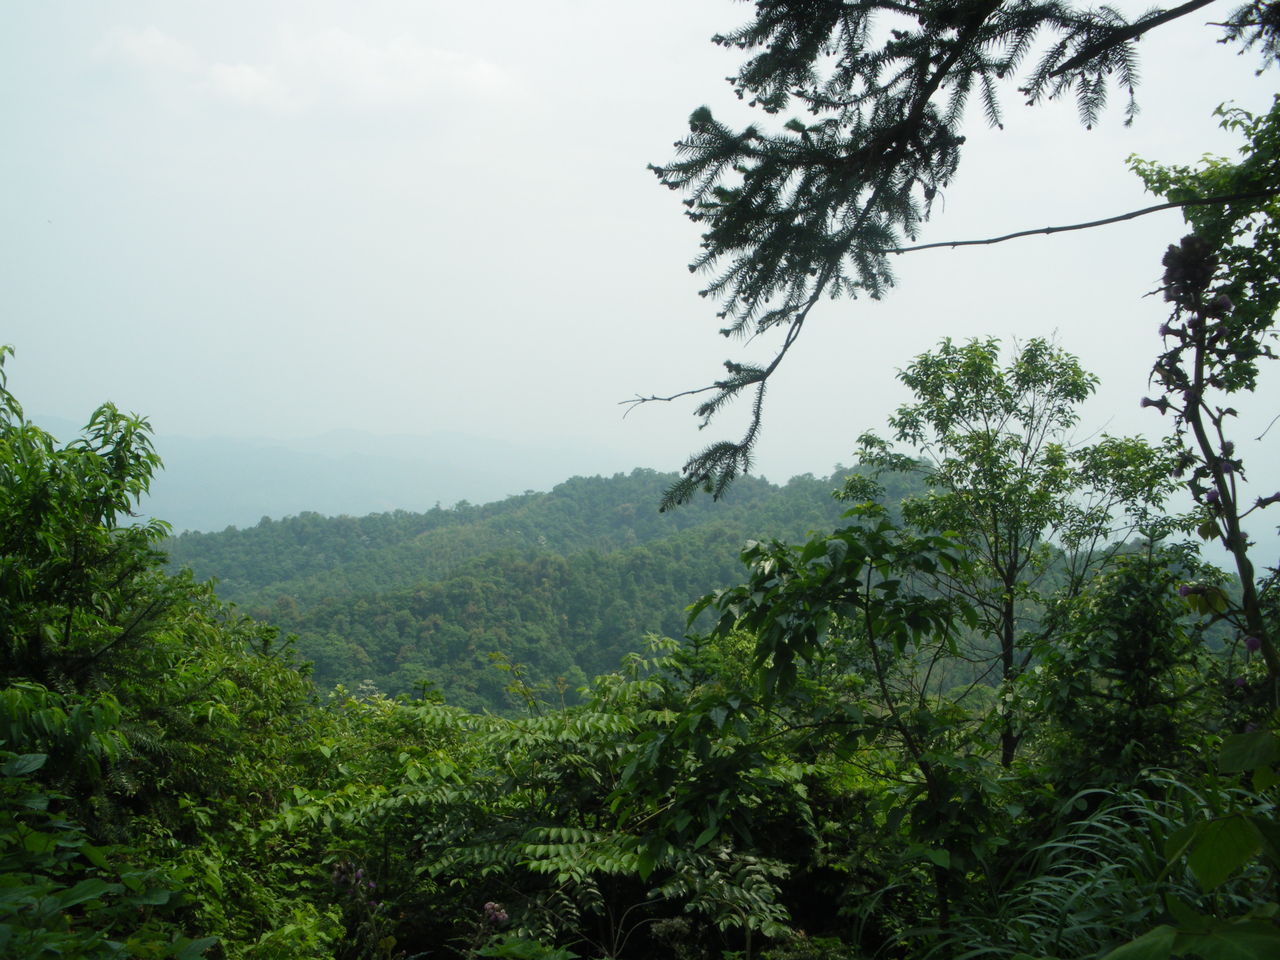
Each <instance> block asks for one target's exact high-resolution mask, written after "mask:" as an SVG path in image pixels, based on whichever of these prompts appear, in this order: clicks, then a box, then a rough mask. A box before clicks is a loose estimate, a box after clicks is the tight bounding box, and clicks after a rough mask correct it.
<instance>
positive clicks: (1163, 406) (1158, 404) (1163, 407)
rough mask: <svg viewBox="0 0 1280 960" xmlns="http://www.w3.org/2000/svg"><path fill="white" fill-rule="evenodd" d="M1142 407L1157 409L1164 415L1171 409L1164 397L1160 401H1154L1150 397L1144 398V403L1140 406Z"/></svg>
mask: <svg viewBox="0 0 1280 960" xmlns="http://www.w3.org/2000/svg"><path fill="white" fill-rule="evenodd" d="M1138 406H1140V407H1155V408H1156V409H1157V410H1159V411H1160V412H1161V413H1162V414H1163V413H1164V412H1165V411H1167V410H1168V409H1169V401H1168V400H1167V399H1165V398H1164V397H1161V398H1160V399H1159V400H1152V399H1151V398H1150V397H1143V398H1142V402H1141V403H1140V404H1138Z"/></svg>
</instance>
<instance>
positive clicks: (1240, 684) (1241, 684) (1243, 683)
mask: <svg viewBox="0 0 1280 960" xmlns="http://www.w3.org/2000/svg"><path fill="white" fill-rule="evenodd" d="M1235 685H1236V686H1237V687H1239V688H1240V689H1242V690H1243V689H1244V688H1245V687H1247V686H1248V685H1249V681H1248V680H1246V679H1245V678H1244V677H1236V679H1235Z"/></svg>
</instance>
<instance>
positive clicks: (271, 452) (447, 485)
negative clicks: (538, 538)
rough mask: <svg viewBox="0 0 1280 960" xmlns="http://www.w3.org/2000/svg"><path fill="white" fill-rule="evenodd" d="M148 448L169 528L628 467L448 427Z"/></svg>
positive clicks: (61, 426) (422, 501) (600, 455)
mask: <svg viewBox="0 0 1280 960" xmlns="http://www.w3.org/2000/svg"><path fill="white" fill-rule="evenodd" d="M33 419H34V420H35V422H36V423H38V424H39V425H40V426H42V427H43V428H44V429H46V430H48V431H49V432H51V433H52V434H53V435H54V436H56V437H57V438H58V439H59V441H61V442H63V443H66V442H69V441H71V440H74V439H75V438H76V437H78V436H80V433H81V429H82V427H83V424H77V423H74V422H72V421H70V420H67V419H65V418H61V417H50V416H39V415H36V416H34V417H33ZM155 447H156V451H157V452H158V453H159V454H160V457H161V458H162V459H163V460H164V469H163V470H162V471H160V473H159V474H158V475H157V476H156V478H155V480H154V481H153V482H152V485H151V495H150V496H149V497H147V498H146V499H145V500H144V501H143V503H142V512H143V513H144V514H145V515H147V516H153V517H157V518H159V519H161V520H165V521H168V522H169V523H171V524H172V525H173V530H174V532H175V533H181V532H182V531H184V530H202V531H214V530H222V529H224V528H226V527H228V526H237V527H248V526H252V525H254V524H256V523H257V522H258V521H259V520H260V519H261V518H262V517H264V516H268V517H272V518H275V519H278V518H281V517H285V516H290V515H294V514H298V513H302V512H305V511H313V512H316V513H321V514H325V515H327V516H336V515H341V514H349V515H352V516H361V515H364V514H368V513H383V512H387V511H390V510H411V511H423V510H429V509H431V508H432V507H434V506H436V505H437V504H439V505H442V506H446V507H448V506H452V505H453V504H455V503H457V502H458V501H461V500H468V501H471V502H473V503H487V502H489V501H493V500H500V499H502V498H504V497H507V496H510V495H512V494H517V493H523V492H524V491H526V490H547V489H550V488H551V487H552V486H554V485H555V484H557V483H560V482H562V481H563V480H565V479H566V478H568V477H570V476H574V475H579V474H581V475H595V474H604V475H609V474H612V473H616V472H621V471H629V470H631V469H632V468H633V467H635V466H636V464H635V463H633V462H631V460H630V459H629V458H628V457H627V456H626V455H625V454H623V453H620V452H618V451H616V450H610V449H606V448H602V447H599V446H590V445H587V444H583V445H581V446H568V445H557V446H546V445H533V444H529V445H525V444H520V443H518V442H511V441H506V440H491V439H486V438H482V437H476V436H469V435H466V434H460V433H451V432H448V431H440V432H436V433H432V434H430V435H429V436H423V437H413V436H380V435H377V434H374V433H361V432H358V431H332V432H329V433H326V434H322V435H320V436H316V437H309V438H305V439H299V440H265V439H264V440H255V439H232V438H229V437H189V436H182V435H176V434H162V433H157V435H156V436H155ZM655 509H656V505H655Z"/></svg>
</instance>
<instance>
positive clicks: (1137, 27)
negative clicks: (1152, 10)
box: [1049, 0, 1214, 77]
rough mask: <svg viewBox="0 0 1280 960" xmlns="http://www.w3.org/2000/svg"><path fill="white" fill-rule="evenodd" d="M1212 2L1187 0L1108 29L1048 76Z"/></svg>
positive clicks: (1069, 69) (1207, 0) (1065, 72)
mask: <svg viewBox="0 0 1280 960" xmlns="http://www.w3.org/2000/svg"><path fill="white" fill-rule="evenodd" d="M1213 2H1214V0H1188V2H1187V3H1184V4H1182V5H1181V6H1177V7H1174V8H1173V9H1171V10H1165V11H1162V12H1161V13H1158V14H1156V15H1155V16H1153V17H1151V18H1149V19H1145V20H1139V21H1138V22H1137V23H1131V24H1129V25H1127V26H1124V27H1119V28H1116V29H1115V30H1111V31H1108V32H1107V34H1106V36H1104V37H1102V38H1101V39H1099V40H1095V41H1094V42H1093V43H1087V44H1085V45H1084V46H1083V47H1081V48H1080V52H1079V53H1077V54H1076V55H1075V56H1074V57H1072V58H1071V59H1070V60H1068V61H1067V62H1066V63H1064V64H1062V65H1061V66H1060V67H1057V68H1056V69H1055V70H1053V71H1052V72H1050V73H1049V76H1050V77H1061V76H1063V75H1064V74H1068V73H1070V72H1071V71H1072V70H1078V69H1079V68H1081V67H1083V66H1084V65H1085V64H1087V63H1088V62H1089V61H1090V60H1092V59H1093V58H1094V57H1096V56H1098V54H1100V53H1105V52H1106V51H1108V50H1110V49H1112V48H1113V47H1117V46H1119V45H1121V44H1123V43H1129V42H1130V41H1132V40H1137V39H1138V38H1139V37H1140V36H1142V35H1143V34H1144V33H1146V32H1147V31H1148V30H1154V29H1155V28H1156V27H1159V26H1162V25H1164V24H1166V23H1169V22H1170V21H1172V20H1177V19H1178V18H1179V17H1185V16H1186V15H1187V14H1188V13H1194V12H1195V11H1196V10H1199V9H1200V8H1201V7H1207V6H1208V5H1209V4H1211V3H1213Z"/></svg>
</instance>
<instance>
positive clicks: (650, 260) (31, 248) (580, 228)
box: [0, 0, 1280, 492]
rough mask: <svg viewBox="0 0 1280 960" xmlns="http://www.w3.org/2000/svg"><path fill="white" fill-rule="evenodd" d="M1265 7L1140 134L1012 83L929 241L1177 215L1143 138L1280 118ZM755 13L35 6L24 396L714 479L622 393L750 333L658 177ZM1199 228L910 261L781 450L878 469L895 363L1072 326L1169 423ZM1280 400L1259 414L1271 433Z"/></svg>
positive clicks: (10, 17) (1155, 152)
mask: <svg viewBox="0 0 1280 960" xmlns="http://www.w3.org/2000/svg"><path fill="white" fill-rule="evenodd" d="M1227 9H1228V6H1227V5H1226V4H1223V9H1222V10H1221V11H1219V10H1216V8H1215V7H1209V8H1207V9H1206V10H1204V11H1202V12H1201V14H1202V15H1201V16H1199V17H1193V18H1191V19H1192V21H1194V22H1189V23H1184V24H1179V25H1176V26H1174V27H1171V28H1166V29H1162V30H1158V31H1156V32H1155V33H1154V34H1153V35H1152V36H1151V37H1150V38H1149V41H1147V42H1144V43H1143V44H1142V47H1143V51H1142V52H1143V58H1144V59H1143V69H1142V73H1143V77H1144V82H1143V86H1142V88H1141V89H1140V90H1139V98H1140V102H1141V104H1142V110H1143V112H1142V114H1141V115H1140V117H1139V118H1138V121H1137V123H1136V124H1135V125H1134V126H1133V127H1132V128H1128V129H1126V128H1125V127H1124V126H1123V125H1122V116H1121V113H1120V111H1119V110H1118V109H1117V110H1114V111H1112V112H1109V113H1108V114H1106V116H1105V117H1104V120H1103V122H1102V123H1101V125H1100V126H1099V127H1098V128H1096V129H1094V130H1093V131H1091V132H1085V131H1084V130H1083V129H1082V128H1081V127H1080V126H1079V124H1078V122H1077V120H1076V116H1075V110H1074V106H1073V104H1070V103H1065V104H1057V105H1051V106H1049V107H1038V108H1027V107H1025V106H1024V105H1023V104H1022V103H1021V100H1020V98H1019V97H1018V96H1017V94H1016V92H1015V91H1013V90H1012V89H1010V90H1009V91H1008V93H1009V96H1008V97H1007V98H1006V106H1007V111H1008V117H1007V123H1006V128H1007V129H1006V130H1004V131H992V130H987V129H986V128H984V127H983V126H981V123H980V117H978V116H977V112H976V111H975V121H976V122H975V123H974V125H973V130H972V131H971V136H970V140H969V144H968V145H967V147H966V156H965V158H964V162H963V163H962V167H961V171H960V175H959V177H958V181H957V183H956V185H955V186H954V187H953V188H952V189H951V190H950V191H948V193H947V194H946V196H945V197H944V198H943V202H942V203H940V204H939V206H938V209H937V215H936V217H935V221H934V222H933V223H932V224H931V225H930V226H929V227H928V229H927V231H926V234H925V236H924V237H923V239H924V240H940V239H952V238H963V237H975V236H986V235H991V234H996V233H1004V232H1007V231H1010V230H1015V229H1019V228H1025V227H1032V226H1040V225H1047V224H1051V223H1068V222H1074V221H1078V220H1084V219H1092V218H1095V217H1101V216H1106V215H1110V214H1114V213H1119V212H1122V211H1125V210H1128V209H1131V208H1135V207H1139V206H1144V205H1146V204H1148V203H1150V202H1152V201H1151V198H1149V197H1147V196H1145V195H1144V194H1143V193H1142V191H1141V187H1140V185H1139V183H1138V181H1137V180H1136V178H1134V177H1133V176H1132V175H1130V174H1129V173H1128V172H1127V171H1126V169H1125V167H1124V159H1125V157H1126V156H1127V155H1129V154H1131V153H1137V154H1139V155H1141V156H1144V157H1149V158H1154V159H1160V160H1164V161H1171V162H1172V161H1179V162H1189V161H1192V160H1194V159H1195V158H1197V157H1198V156H1199V155H1200V154H1202V153H1203V152H1205V151H1216V152H1226V151H1230V150H1233V149H1234V144H1233V143H1232V141H1230V140H1229V139H1226V138H1225V137H1224V135H1222V134H1220V133H1219V131H1217V129H1216V124H1215V121H1214V119H1213V118H1212V117H1211V116H1210V113H1211V111H1212V110H1213V108H1214V107H1215V106H1216V105H1217V104H1218V103H1220V102H1222V101H1228V100H1234V101H1235V102H1237V103H1239V104H1241V105H1243V106H1246V107H1250V108H1253V109H1260V108H1263V107H1264V106H1265V105H1266V103H1268V102H1269V99H1270V96H1271V94H1272V92H1273V91H1274V89H1275V87H1276V74H1275V73H1274V72H1272V73H1270V74H1264V75H1263V76H1261V77H1255V76H1254V72H1253V70H1254V65H1255V63H1256V58H1254V57H1251V56H1245V57H1238V56H1236V51H1235V49H1234V48H1224V47H1221V46H1218V45H1216V44H1215V43H1214V42H1213V40H1214V38H1215V36H1216V32H1215V31H1214V30H1213V29H1212V28H1209V27H1205V26H1204V25H1203V21H1205V20H1211V19H1216V18H1220V17H1221V16H1222V15H1224V13H1225V11H1226V10H1227ZM748 13H749V10H748V8H747V7H746V6H744V5H742V4H738V3H732V2H727V0H647V2H645V3H620V2H604V0H543V2H539V3H528V2H516V0H493V2H489V3H483V4H481V3H475V4H466V3H458V2H456V0H449V2H443V0H417V2H413V3H410V2H403V0H362V2H360V3H354V2H335V0H330V2H323V0H253V2H235V0H232V2H223V3H218V4H194V3H182V2H173V0H153V2H128V3H126V2H115V0H96V2H94V3H91V4H86V3H82V2H70V0H42V2H39V3H7V4H5V5H4V6H3V7H2V8H0V91H3V92H0V123H2V124H3V129H4V130H5V148H4V150H3V151H0V182H3V184H4V190H3V193H2V194H0V307H2V308H3V317H4V323H3V327H2V328H0V329H2V330H3V333H2V335H0V341H4V342H9V343H12V344H13V345H14V346H15V348H16V350H17V356H16V358H15V359H14V361H13V362H12V363H11V365H10V386H11V388H12V389H13V390H14V392H15V393H16V394H17V395H18V397H19V399H20V400H22V401H23V402H24V404H25V405H26V407H27V409H28V411H30V412H32V413H36V412H39V413H47V414H52V415H57V416H62V417H70V418H74V419H77V420H83V419H84V418H85V417H86V416H87V415H88V413H89V411H90V410H91V409H92V408H93V407H94V406H96V405H97V404H98V403H99V402H100V401H103V400H107V399H110V400H113V401H115V402H116V403H118V404H119V405H120V406H122V407H124V408H126V409H128V410H133V411H137V412H140V413H143V414H146V415H148V416H149V417H150V418H151V419H152V421H153V423H154V424H155V426H156V427H157V429H158V432H159V434H160V438H161V449H162V452H163V437H164V435H165V434H166V433H170V434H187V435H197V436H199V435H214V434H221V435H239V436H252V437H278V438H290V437H299V436H306V435H311V434H317V433H322V432H324V431H327V430H330V429H351V428H355V429H369V430H373V431H375V432H382V433H406V434H420V435H426V434H430V433H431V432H433V431H437V430H451V431H455V432H464V433H471V434H477V435H482V436H510V437H514V438H518V439H519V440H520V441H521V442H523V443H529V442H534V443H537V442H541V441H543V440H545V441H546V442H547V443H548V444H557V445H558V444H560V443H563V442H572V443H576V442H583V443H585V444H593V445H597V446H599V447H602V448H608V449H609V450H611V451H614V452H621V453H622V454H623V455H624V456H625V457H626V458H627V460H628V461H629V462H632V463H634V464H636V465H644V466H652V467H658V468H662V469H673V468H676V467H678V466H679V464H680V463H682V462H683V460H684V458H685V456H686V455H687V454H688V453H689V452H691V451H692V450H693V449H695V448H698V447H701V446H702V445H704V444H705V443H707V442H710V441H711V440H714V439H719V438H720V437H721V436H730V435H731V436H736V421H734V420H733V419H732V418H729V417H727V418H725V420H724V422H723V424H721V425H720V426H719V427H712V428H711V429H710V430H709V431H706V432H703V433H699V432H698V431H697V430H696V429H695V421H694V420H693V418H692V417H691V416H690V410H691V404H686V405H671V406H666V407H662V406H659V405H651V406H648V407H645V408H642V409H638V410H636V411H634V412H633V413H631V414H630V415H629V416H628V417H627V418H626V419H623V418H622V415H623V413H624V410H625V408H624V407H621V406H619V401H623V400H625V399H627V398H628V397H631V396H633V395H635V394H639V393H644V394H648V393H668V392H674V391H677V390H680V389H683V388H688V387H692V386H700V385H702V384H703V383H705V382H707V381H708V380H710V379H712V378H714V377H715V376H716V375H717V374H718V373H719V371H720V367H719V364H720V361H721V360H723V359H724V358H725V357H727V356H737V357H741V356H743V352H742V349H741V347H740V346H739V345H737V344H732V343H727V342H725V341H723V340H722V339H720V338H719V337H718V336H717V335H716V332H715V331H716V329H717V327H718V323H717V321H716V319H715V317H714V310H713V308H712V305H711V304H709V303H706V302H704V301H702V300H700V299H699V298H698V297H697V296H696V295H695V291H696V290H697V288H698V286H699V282H698V278H696V277H692V276H690V274H689V273H688V272H687V270H686V268H685V264H686V263H687V262H688V261H689V260H690V259H692V258H693V256H694V255H695V254H696V242H697V233H696V228H695V227H694V226H693V225H691V224H689V223H687V222H686V221H685V220H684V219H683V218H682V217H681V215H680V211H681V207H680V204H679V198H678V197H677V196H675V195H674V194H671V193H669V192H668V191H665V190H663V189H662V188H660V187H659V186H658V185H657V184H656V182H655V181H654V178H653V176H652V174H650V173H648V172H647V171H646V169H645V165H646V163H649V162H664V161H666V160H669V159H670V157H671V153H672V150H671V143H672V141H673V140H675V139H676V138H678V137H680V136H681V135H682V134H683V132H684V130H685V118H686V117H687V115H688V114H689V113H690V111H691V110H692V109H693V108H695V107H697V106H698V105H700V104H702V103H710V104H711V105H712V106H713V107H715V108H717V110H721V109H723V110H727V111H732V110H737V109H740V108H738V107H737V106H736V105H735V104H734V103H732V94H731V92H730V91H729V89H728V87H727V85H726V84H724V83H723V81H722V80H721V78H722V77H724V76H725V75H726V74H728V73H730V72H731V71H732V70H733V68H734V64H735V62H736V61H735V58H734V55H733V54H731V53H728V52H725V51H722V50H720V49H719V48H716V47H713V46H712V45H711V44H709V43H708V42H707V40H708V38H709V37H710V35H711V34H712V33H713V32H715V31H716V30H721V29H727V28H730V27H732V26H734V25H736V24H737V23H739V22H741V21H742V20H744V19H745V17H746V16H747V14H748ZM1118 100H1119V97H1117V101H1118ZM1182 232H1183V230H1182V224H1181V219H1180V217H1179V216H1178V215H1177V214H1162V215H1159V216H1156V217H1150V218H1146V219H1143V220H1140V221H1136V222H1133V223H1130V224H1126V225H1122V226H1117V227H1111V228H1108V229H1107V230H1105V231H1090V232H1087V233H1077V234H1070V235H1065V236H1059V237H1052V238H1037V239H1031V240H1023V241H1018V242H1016V243H1014V244H1006V245H1002V246H998V247H992V248H977V249H971V250H962V251H954V252H952V251H935V252H926V253H916V254H910V255H907V256H904V257H902V258H900V260H899V267H900V281H901V283H900V286H899V288H898V289H897V290H896V291H895V292H894V293H893V294H892V295H891V296H890V297H889V298H888V299H887V300H885V301H884V302H882V303H866V302H862V301H858V302H848V301H840V302H833V303H827V304H825V305H823V306H822V307H821V308H820V313H817V314H815V316H814V318H813V322H812V323H811V327H810V329H808V330H807V331H806V334H805V336H804V338H803V339H802V341H801V344H800V346H799V347H798V348H797V350H796V351H795V354H794V356H793V357H792V358H791V359H790V360H789V362H788V364H787V368H786V370H785V371H784V372H783V373H782V374H781V375H780V376H779V377H778V379H777V381H776V383H775V384H774V385H773V386H772V387H771V400H770V409H769V412H768V419H767V421H766V427H765V432H764V434H763V440H762V443H761V447H760V458H759V469H760V470H761V472H763V473H764V474H765V475H766V476H768V477H770V478H771V479H775V480H778V479H785V478H786V477H787V476H789V475H791V474H794V473H800V472H805V471H812V472H815V473H818V472H825V471H827V470H829V469H830V468H831V466H832V465H833V464H834V463H835V462H836V461H839V460H845V461H848V459H849V452H850V450H851V448H852V446H853V441H854V438H856V437H857V436H858V435H859V434H860V433H861V432H863V431H864V430H866V429H869V428H879V427H882V426H883V423H884V420H885V418H886V416H887V415H888V413H889V412H890V411H891V409H892V408H893V407H894V406H895V405H896V404H897V403H898V402H901V400H903V399H904V397H903V394H902V392H901V390H900V389H899V388H898V386H897V384H896V382H895V380H894V372H895V370H896V369H897V368H899V367H901V366H904V365H905V364H907V363H908V362H909V361H910V359H911V358H912V357H913V356H914V355H915V354H917V353H919V352H920V351H922V350H925V349H928V348H929V347H931V346H932V345H934V344H935V343H936V342H937V340H938V339H939V338H940V337H942V336H944V335H950V336H952V337H955V338H965V337H970V336H985V335H996V336H1001V337H1005V338H1011V337H1017V338H1020V339H1026V338H1029V337H1033V336H1053V335H1056V336H1057V338H1058V340H1059V341H1060V342H1061V344H1062V345H1063V346H1064V347H1065V348H1067V349H1069V350H1071V351H1073V352H1075V353H1077V354H1078V355H1079V356H1080V357H1081V358H1082V360H1083V362H1084V364H1085V365H1086V367H1088V368H1089V369H1091V370H1093V371H1094V372H1095V373H1097V374H1099V375H1100V376H1101V377H1102V378H1103V388H1102V391H1101V393H1100V396H1099V398H1098V400H1097V402H1096V403H1094V404H1093V405H1092V407H1091V408H1090V409H1089V410H1088V411H1087V413H1086V416H1085V423H1086V424H1088V426H1089V427H1090V428H1091V429H1092V428H1097V429H1106V430H1109V431H1111V432H1130V431H1136V430H1141V429H1148V430H1154V431H1158V430H1159V429H1161V427H1162V424H1161V422H1160V420H1159V417H1158V416H1157V415H1156V414H1154V413H1153V412H1152V411H1139V408H1138V400H1139V398H1140V397H1141V396H1142V395H1143V393H1144V392H1145V388H1146V378H1147V373H1148V371H1149V369H1150V364H1151V361H1152V359H1153V357H1154V355H1155V353H1156V352H1157V350H1158V348H1159V339H1158V337H1157V335H1156V332H1155V331H1156V328H1157V326H1158V325H1159V323H1160V322H1161V320H1162V319H1163V318H1164V308H1163V305H1162V304H1161V303H1159V302H1158V301H1157V300H1156V299H1155V298H1152V299H1148V300H1143V294H1145V293H1146V292H1147V291H1149V290H1150V289H1152V288H1153V287H1154V286H1155V284H1156V282H1157V280H1158V277H1159V274H1160V256H1161V253H1162V251H1163V249H1164V247H1165V245H1167V244H1168V243H1169V242H1171V241H1173V240H1176V239H1177V238H1178V237H1179V236H1181V234H1182ZM757 346H758V347H760V348H762V349H765V350H768V349H771V348H772V346H773V344H772V343H765V344H760V345H757ZM1276 373H1277V372H1275V371H1272V372H1271V381H1272V383H1273V384H1274V381H1275V380H1276V379H1277V375H1276ZM1278 397H1280V392H1277V390H1276V389H1275V388H1274V386H1272V387H1270V388H1268V389H1267V390H1266V391H1264V392H1263V394H1262V395H1261V396H1259V397H1257V398H1255V399H1254V400H1253V401H1250V405H1251V407H1252V409H1251V410H1249V411H1248V413H1249V423H1248V431H1249V432H1248V435H1249V436H1254V435H1257V433H1259V432H1260V431H1261V428H1262V426H1265V424H1266V422H1267V421H1268V420H1270V419H1271V417H1272V416H1274V415H1275V414H1276V413H1277V412H1280V406H1278V404H1277V398H1278ZM1269 446H1270V447H1271V448H1274V447H1276V446H1277V444H1275V437H1274V435H1273V437H1272V438H1271V443H1270V445H1269ZM1258 447H1259V449H1261V448H1266V447H1268V444H1267V443H1266V442H1265V441H1264V442H1263V444H1261V445H1258ZM1255 456H1256V452H1255ZM584 469H589V465H588V466H584V465H581V464H573V465H570V466H569V468H568V469H566V475H567V474H568V473H570V472H581V471H582V470H584ZM1270 476H1271V477H1272V478H1274V476H1275V471H1274V470H1273V471H1272V472H1271V474H1270ZM1266 492H1270V491H1266Z"/></svg>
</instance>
